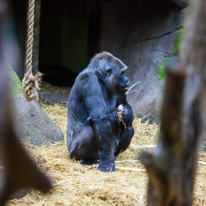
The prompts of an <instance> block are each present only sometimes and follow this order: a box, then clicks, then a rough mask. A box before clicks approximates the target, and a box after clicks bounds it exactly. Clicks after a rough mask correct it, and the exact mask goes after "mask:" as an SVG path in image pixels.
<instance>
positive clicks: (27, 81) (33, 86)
mask: <svg viewBox="0 0 206 206" xmlns="http://www.w3.org/2000/svg"><path fill="white" fill-rule="evenodd" d="M41 78H42V73H40V72H37V73H36V75H35V76H33V74H32V71H31V70H28V71H27V72H26V74H25V75H24V79H23V80H22V83H23V92H24V96H25V98H26V99H27V101H29V102H30V101H32V100H36V101H38V100H39V95H38V91H39V89H40V88H39V85H40V83H41Z"/></svg>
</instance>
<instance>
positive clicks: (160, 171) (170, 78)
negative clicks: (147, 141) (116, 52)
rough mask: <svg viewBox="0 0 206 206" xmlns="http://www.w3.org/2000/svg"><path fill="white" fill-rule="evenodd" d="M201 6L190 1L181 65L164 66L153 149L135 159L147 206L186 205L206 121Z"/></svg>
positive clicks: (205, 25) (205, 9)
mask: <svg viewBox="0 0 206 206" xmlns="http://www.w3.org/2000/svg"><path fill="white" fill-rule="evenodd" d="M205 17H206V1H205V0H194V1H193V2H192V4H191V13H190V14H189V16H188V18H187V23H188V25H186V34H185V38H184V41H183V48H182V53H181V56H180V61H179V62H177V61H176V60H172V61H170V62H169V63H168V66H167V70H166V73H167V78H166V83H165V94H164V100H163V105H162V110H161V127H160V136H159V142H158V145H157V148H156V149H155V150H154V152H152V153H148V152H143V153H142V154H141V156H140V159H141V161H142V163H143V164H144V165H145V167H146V169H147V172H148V175H149V183H148V198H147V205H148V206H191V205H192V201H193V187H194V179H195V173H196V168H197V158H198V151H199V143H200V141H201V139H202V132H203V129H204V127H205V120H206V115H205V112H206V99H205V97H206V21H205Z"/></svg>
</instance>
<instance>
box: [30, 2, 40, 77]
mask: <svg viewBox="0 0 206 206" xmlns="http://www.w3.org/2000/svg"><path fill="white" fill-rule="evenodd" d="M34 14H35V16H34V44H33V60H32V72H33V74H36V73H37V72H38V70H39V41H40V17H41V0H35V11H34Z"/></svg>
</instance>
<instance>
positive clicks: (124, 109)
mask: <svg viewBox="0 0 206 206" xmlns="http://www.w3.org/2000/svg"><path fill="white" fill-rule="evenodd" d="M133 119H134V117H133V112H132V109H131V107H130V106H129V105H123V104H120V105H119V106H118V108H117V120H118V121H119V122H121V123H123V124H125V125H126V126H131V125H130V124H131V123H132V121H133Z"/></svg>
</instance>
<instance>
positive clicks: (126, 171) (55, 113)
mask: <svg viewBox="0 0 206 206" xmlns="http://www.w3.org/2000/svg"><path fill="white" fill-rule="evenodd" d="M41 106H42V108H43V109H44V110H45V112H46V113H47V114H48V115H49V117H50V118H51V119H53V120H54V121H55V122H56V124H57V125H59V126H60V127H61V129H62V130H63V132H64V133H66V107H65V106H64V105H58V104H53V105H44V104H42V105H41ZM134 128H135V136H134V138H133V140H132V143H131V146H130V147H129V148H128V149H127V150H126V151H125V152H124V153H122V154H121V155H119V156H118V158H117V160H116V168H117V169H116V171H115V172H113V173H102V172H100V171H98V170H97V166H85V165H82V164H80V162H76V161H73V160H71V159H70V158H69V155H68V151H67V148H66V141H65V142H63V143H62V142H61V143H56V144H53V145H47V146H42V147H36V146H32V145H29V144H26V147H27V149H28V151H29V152H30V153H31V155H32V156H33V158H34V160H35V161H36V162H37V164H38V166H39V167H40V168H42V170H43V171H44V172H45V173H46V174H48V176H49V177H50V178H51V180H52V184H53V186H52V189H51V191H50V192H49V193H48V194H46V195H43V194H41V193H40V192H38V191H32V192H31V193H30V194H28V195H26V196H25V197H23V198H20V199H13V200H10V201H9V203H8V205H9V206H13V205H22V206H23V205H25V206H27V205H35V206H40V205H48V206H53V205H57V206H59V205H73V206H77V205H78V206H79V205H91V206H92V205H95V206H99V205H100V206H101V205H109V206H113V205H114V206H117V205H124V206H127V205H129V206H132V205H138V206H143V205H146V187H147V181H148V179H147V174H146V172H145V171H144V168H143V166H142V165H141V163H140V162H139V161H138V155H139V153H140V149H137V148H135V146H137V145H138V146H139V145H148V144H150V145H151V144H155V143H156V141H157V135H158V131H159V127H158V125H155V124H149V123H147V122H146V123H141V119H135V122H134ZM199 160H200V161H206V154H205V153H200V158H199ZM139 169H140V170H139ZM205 194H206V165H199V166H198V171H197V178H196V185H195V197H194V205H195V206H198V205H206V195H205Z"/></svg>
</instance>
